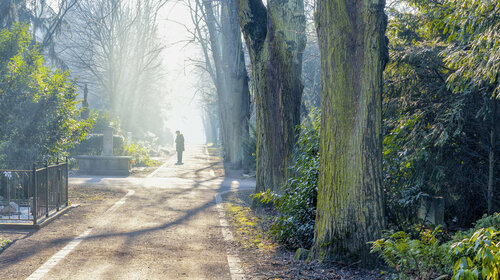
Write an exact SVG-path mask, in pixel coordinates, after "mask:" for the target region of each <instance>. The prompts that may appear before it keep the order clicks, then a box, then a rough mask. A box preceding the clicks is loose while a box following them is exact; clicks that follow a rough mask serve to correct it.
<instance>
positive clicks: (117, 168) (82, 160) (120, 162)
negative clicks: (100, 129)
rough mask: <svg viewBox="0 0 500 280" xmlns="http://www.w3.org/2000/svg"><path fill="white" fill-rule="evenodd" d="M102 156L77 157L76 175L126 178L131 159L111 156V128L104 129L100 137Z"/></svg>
mask: <svg viewBox="0 0 500 280" xmlns="http://www.w3.org/2000/svg"><path fill="white" fill-rule="evenodd" d="M102 150H103V155H102V156H88V155H81V156H77V157H76V159H77V161H78V166H79V169H78V173H79V174H88V175H111V176H128V175H129V174H130V163H131V161H132V157H128V156H114V155H113V128H112V127H106V128H105V129H104V134H103V137H102Z"/></svg>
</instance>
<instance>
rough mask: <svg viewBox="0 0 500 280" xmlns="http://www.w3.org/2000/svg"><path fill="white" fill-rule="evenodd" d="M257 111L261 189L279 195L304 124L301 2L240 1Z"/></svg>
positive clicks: (303, 23)
mask: <svg viewBox="0 0 500 280" xmlns="http://www.w3.org/2000/svg"><path fill="white" fill-rule="evenodd" d="M239 8H240V11H239V18H240V25H241V29H242V31H243V34H244V37H245V41H246V44H247V46H248V49H249V53H250V59H251V64H252V72H253V79H254V85H255V87H254V88H255V100H256V109H257V191H264V190H267V189H270V190H273V191H278V192H279V190H280V186H281V185H282V183H283V182H284V181H285V179H286V177H287V169H288V165H289V163H290V158H291V153H292V148H293V145H294V144H295V142H296V135H297V134H296V131H295V128H296V126H297V125H298V124H299V123H300V103H301V97H302V89H303V86H302V83H301V81H300V78H301V71H302V52H303V50H304V47H305V41H306V39H305V16H304V6H303V1H302V0H288V1H278V0H269V1H268V2H267V7H265V6H264V4H263V3H262V1H261V0H239Z"/></svg>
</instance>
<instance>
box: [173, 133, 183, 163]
mask: <svg viewBox="0 0 500 280" xmlns="http://www.w3.org/2000/svg"><path fill="white" fill-rule="evenodd" d="M175 134H177V136H176V137H175V150H176V151H177V163H176V165H180V164H182V152H184V135H182V134H181V132H180V131H179V130H177V131H176V132H175Z"/></svg>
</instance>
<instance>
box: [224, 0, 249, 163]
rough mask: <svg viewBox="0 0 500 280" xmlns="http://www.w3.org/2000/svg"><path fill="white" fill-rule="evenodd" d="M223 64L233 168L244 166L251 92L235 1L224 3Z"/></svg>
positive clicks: (230, 158) (230, 157) (228, 144)
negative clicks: (244, 148)
mask: <svg viewBox="0 0 500 280" xmlns="http://www.w3.org/2000/svg"><path fill="white" fill-rule="evenodd" d="M221 5H222V7H221V36H222V38H221V40H222V62H223V65H224V74H225V77H226V82H227V94H226V96H225V98H226V100H225V104H226V106H227V117H228V120H227V126H228V129H227V134H228V141H229V142H228V143H226V145H227V146H229V151H228V152H229V154H228V156H229V162H230V164H231V167H232V168H233V169H239V168H241V167H242V163H243V157H244V150H243V147H244V141H245V140H246V139H248V135H249V134H248V120H249V118H250V90H249V88H248V73H247V69H246V66H245V57H244V54H243V45H242V40H241V29H240V25H239V21H238V3H237V2H236V0H225V1H222V2H221Z"/></svg>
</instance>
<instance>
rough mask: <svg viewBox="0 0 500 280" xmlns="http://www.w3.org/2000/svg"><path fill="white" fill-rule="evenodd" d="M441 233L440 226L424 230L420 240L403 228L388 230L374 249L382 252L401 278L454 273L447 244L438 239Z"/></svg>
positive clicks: (433, 277) (422, 277)
mask: <svg viewBox="0 0 500 280" xmlns="http://www.w3.org/2000/svg"><path fill="white" fill-rule="evenodd" d="M441 232H442V231H441V229H439V228H437V229H435V230H434V231H430V230H425V231H422V232H421V233H420V234H419V237H418V238H417V239H412V238H411V236H410V235H409V234H407V233H405V232H403V231H399V232H396V233H389V234H388V236H387V237H386V238H383V239H379V240H377V241H375V242H374V243H373V246H372V252H378V253H380V254H381V255H382V258H383V259H384V260H385V262H386V263H387V264H388V265H389V266H391V267H393V268H394V269H396V271H398V272H399V275H398V276H399V278H400V279H436V278H437V277H439V276H442V275H447V274H451V269H450V267H451V264H452V260H451V258H450V257H449V255H448V246H446V245H443V244H442V242H441V241H440V239H439V238H438V235H439V234H441Z"/></svg>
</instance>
